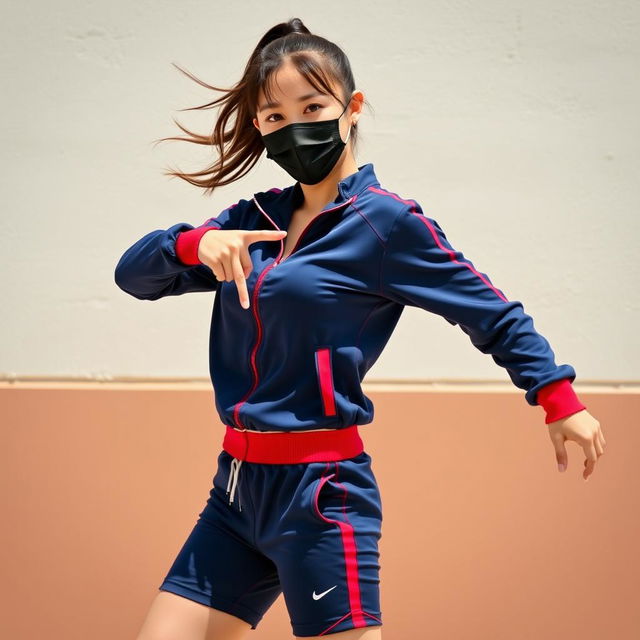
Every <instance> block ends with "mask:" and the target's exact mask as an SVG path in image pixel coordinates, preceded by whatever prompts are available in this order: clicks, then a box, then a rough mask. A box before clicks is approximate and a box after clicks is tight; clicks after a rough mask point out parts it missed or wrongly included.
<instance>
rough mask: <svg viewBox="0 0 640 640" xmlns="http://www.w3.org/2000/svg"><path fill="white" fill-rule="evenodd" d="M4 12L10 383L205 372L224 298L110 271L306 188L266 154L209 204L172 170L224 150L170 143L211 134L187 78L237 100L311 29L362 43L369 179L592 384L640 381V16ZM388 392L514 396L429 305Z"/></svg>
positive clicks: (411, 6) (354, 49) (201, 97)
mask: <svg viewBox="0 0 640 640" xmlns="http://www.w3.org/2000/svg"><path fill="white" fill-rule="evenodd" d="M3 15H4V17H5V19H4V20H3V21H2V24H3V25H4V26H3V31H4V33H3V55H2V56H1V57H0V67H1V68H2V73H3V78H4V84H3V86H4V92H3V93H4V96H5V98H4V100H3V116H4V117H3V118H2V125H0V126H2V129H3V134H4V135H3V142H4V144H3V145H2V146H1V147H0V163H1V165H2V175H3V187H4V188H3V196H4V215H3V216H2V222H1V223H0V224H1V225H2V226H1V227H0V230H1V231H2V233H0V251H1V253H2V256H3V258H4V260H3V267H2V269H3V276H4V277H3V279H2V292H3V303H4V304H3V307H4V309H5V314H4V317H3V328H4V331H3V332H2V338H0V340H1V341H2V342H1V355H0V375H3V376H9V377H10V378H11V377H25V376H44V377H51V376H70V377H80V378H81V379H95V378H98V379H103V378H107V379H111V378H114V377H115V378H118V377H120V376H134V377H142V378H147V377H156V376H170V377H175V376H177V377H183V376H185V377H206V376H207V353H206V349H207V346H206V340H207V332H208V321H209V313H210V307H211V303H212V299H211V296H209V295H207V294H192V295H190V296H184V297H181V298H175V299H165V300H162V301H159V302H156V303H153V304H149V303H147V302H145V303H142V302H140V301H138V300H135V299H133V298H131V297H129V296H127V295H126V294H125V293H123V292H122V291H120V290H119V289H118V288H117V287H116V286H115V284H114V282H113V269H114V266H115V264H116V262H117V260H118V258H119V257H120V255H121V254H122V252H123V251H124V250H125V249H126V248H127V247H128V246H129V245H130V244H132V243H133V242H134V241H135V240H137V239H138V238H140V237H141V236H142V235H144V234H145V233H147V232H148V231H150V230H152V229H157V228H166V227H167V226H169V225H171V224H174V223H175V222H179V221H186V222H190V223H192V224H199V223H201V222H203V221H204V220H205V219H206V218H208V217H211V216H212V215H216V214H217V213H218V212H219V211H220V210H221V209H223V208H224V207H226V206H228V205H229V204H230V203H232V202H235V201H237V199H238V198H240V197H247V196H250V195H251V194H253V193H254V192H256V191H260V190H264V189H268V188H270V187H272V186H281V187H282V186H286V185H288V184H290V183H291V180H290V178H289V176H288V175H287V174H285V173H284V171H282V170H281V169H280V168H279V167H277V166H276V165H275V164H274V163H272V162H270V161H269V160H267V159H266V158H264V157H263V158H262V160H261V162H260V164H259V166H258V167H257V168H256V169H255V170H254V171H253V172H252V173H251V174H250V175H249V176H247V177H246V178H245V179H243V180H241V181H240V182H238V183H235V184H233V185H231V186H228V187H224V188H220V189H219V190H218V191H216V192H215V194H214V195H213V197H211V198H203V197H202V194H201V192H200V191H198V190H196V188H195V187H192V186H191V185H188V184H186V183H183V182H181V181H179V180H178V179H173V180H170V179H167V178H166V177H165V176H163V175H162V170H163V168H165V167H167V166H174V167H176V166H177V167H180V168H182V169H195V168H199V167H201V166H202V165H203V163H205V162H207V161H209V160H210V159H211V157H210V155H209V154H208V153H206V152H205V151H204V150H202V149H194V148H191V147H192V146H194V145H187V144H186V143H180V142H173V143H163V144H161V145H159V146H157V147H155V148H153V147H152V142H153V141H154V140H155V139H157V138H160V137H163V136H168V135H178V134H179V133H180V131H179V129H178V128H177V126H175V125H174V124H173V122H172V118H177V119H178V120H179V121H180V122H182V123H184V124H185V125H187V126H191V127H194V128H197V129H199V130H202V131H206V130H209V129H210V127H211V125H212V116H213V113H212V112H205V113H197V114H193V113H191V114H190V113H187V112H183V113H180V112H179V111H178V110H179V109H180V108H185V107H191V106H194V105H198V104H203V103H205V102H207V101H208V100H210V99H211V98H212V97H214V96H213V95H212V94H211V93H209V92H207V91H205V90H204V89H203V88H202V87H199V86H198V85H196V84H195V83H194V82H192V81H191V80H189V79H188V78H186V77H185V76H183V75H182V74H181V73H179V72H178V71H177V70H176V69H175V68H174V67H173V66H172V65H171V62H175V63H177V64H179V65H181V66H184V67H186V68H187V69H188V70H189V71H192V72H193V73H195V74H196V75H198V76H200V77H202V78H203V79H205V80H206V81H208V82H210V83H213V84H217V85H221V86H229V85H231V84H232V83H234V82H235V81H236V80H238V79H239V77H240V73H241V71H242V69H243V67H244V64H245V63H246V60H247V57H248V55H249V53H250V51H251V50H252V49H253V47H254V46H255V44H256V43H257V41H258V39H259V37H260V36H261V35H262V34H263V33H264V32H265V31H266V30H267V29H268V28H269V27H270V26H272V25H273V24H275V23H276V22H277V21H280V20H286V19H288V18H289V17H292V16H299V17H301V18H302V19H303V20H304V21H305V22H306V23H307V24H308V26H309V28H311V29H312V30H313V31H316V32H318V33H320V34H322V35H325V36H327V37H329V38H331V39H333V40H335V41H336V42H337V43H338V44H339V45H341V46H342V47H343V48H344V49H345V51H346V52H347V54H348V55H349V57H350V59H351V63H352V67H353V70H354V73H355V77H356V80H357V84H358V86H359V88H360V89H361V90H363V92H364V93H365V95H366V97H367V98H368V100H369V101H370V102H371V104H372V106H373V108H374V111H373V112H372V111H370V110H368V109H367V110H365V114H364V117H363V118H362V120H361V133H362V145H361V147H360V151H359V154H358V161H359V162H360V163H364V162H374V164H375V167H376V170H377V172H378V176H379V178H380V180H381V182H382V184H383V186H385V187H386V188H388V189H390V190H392V191H395V192H397V193H399V194H401V195H402V196H403V197H407V198H414V199H416V200H418V201H419V202H420V203H421V205H422V206H423V208H424V210H425V212H426V213H427V215H429V216H431V217H433V218H435V219H436V220H438V221H439V223H440V224H441V226H442V227H443V228H444V230H445V232H446V233H447V236H448V238H449V240H450V241H451V242H452V243H453V245H454V246H455V247H456V248H459V249H461V250H462V251H463V252H464V253H465V254H466V255H467V257H469V258H470V259H471V260H472V261H473V262H474V264H475V266H476V267H477V268H478V269H479V270H481V271H484V272H486V273H487V274H489V276H490V277H491V278H492V280H493V281H494V283H495V284H496V285H497V286H498V287H499V288H501V289H502V290H503V291H504V292H505V294H506V295H507V297H509V298H512V299H518V300H521V301H523V303H524V305H525V310H527V311H528V312H529V313H530V314H531V315H532V316H533V317H534V319H535V323H536V327H537V328H538V330H539V331H540V332H541V333H543V335H545V336H546V337H547V338H548V339H549V341H550V342H551V344H552V347H553V348H554V350H555V352H556V355H557V358H558V361H559V362H568V363H570V364H572V365H573V366H574V367H575V368H576V370H577V372H578V380H577V382H585V381H605V382H606V381H612V380H615V381H628V380H637V379H638V377H639V376H638V364H637V363H638V361H639V357H638V356H639V355H640V354H639V352H638V344H639V343H638V341H637V340H636V339H635V327H636V326H637V324H638V321H639V313H638V304H637V296H636V295H635V293H634V292H635V291H637V289H638V266H637V264H638V262H637V256H636V253H637V246H638V242H637V239H638V237H639V236H638V231H639V222H638V220H639V218H638V215H637V211H638V208H639V205H640V202H639V201H640V193H639V190H638V187H637V184H638V182H637V179H636V175H637V173H638V162H639V161H640V160H639V158H638V154H637V153H636V151H637V140H638V139H639V138H640V135H639V134H640V125H639V121H638V118H637V117H636V113H637V111H638V99H639V97H640V91H639V89H640V84H639V81H638V74H637V73H636V71H637V66H638V54H639V53H640V39H638V37H637V34H638V31H637V27H638V20H639V18H640V7H639V6H638V4H637V3H633V2H615V3H605V4H602V3H597V2H588V3H569V4H567V3H564V4H560V5H559V4H558V3H554V2H549V1H544V2H541V3H540V2H538V3H535V4H532V3H524V2H515V3H503V2H484V3H475V4H474V3H472V4H469V3H462V4H460V3H421V2H415V1H414V2H401V3H391V2H385V3H382V2H366V3H351V4H349V5H344V4H343V3H337V2H333V3H322V4H321V5H320V4H318V5H317V6H314V5H308V4H307V5H304V6H302V5H300V4H299V3H293V2H286V3H281V2H278V3H272V2H261V3H226V2H225V3H221V2H207V3H204V2H193V1H186V2H179V3H178V2H176V3H169V2H162V3H151V2H146V3H145V2H142V3H140V2H137V3H127V2H118V1H117V0H116V1H115V2H109V3H107V2H103V3H89V4H87V3H83V2H71V1H69V0H64V1H62V2H57V3H54V4H47V3H44V2H39V3H35V4H34V3H26V4H24V3H23V4H19V3H10V5H7V6H6V7H5V9H4V11H3ZM217 95H218V94H215V97H217ZM177 343H179V344H180V348H175V346H174V347H173V348H171V350H170V357H167V355H168V354H167V350H166V349H163V348H158V345H176V344H177ZM381 378H382V379H405V378H410V379H432V378H446V379H465V380H468V379H470V380H487V379H492V380H499V381H503V382H505V383H507V384H510V383H509V381H508V378H507V375H506V372H504V371H503V370H500V369H499V368H498V367H497V366H496V365H495V364H494V363H493V361H492V360H491V359H490V358H489V357H488V356H485V355H483V354H481V353H479V352H477V351H476V350H475V349H474V348H473V346H472V345H471V344H470V343H469V341H468V338H467V336H466V335H464V334H463V333H462V332H461V331H460V330H459V329H458V328H457V327H452V326H450V325H448V324H447V323H446V322H444V321H443V320H441V319H440V318H437V317H430V316H429V315H428V314H427V313H426V312H424V311H422V310H416V309H407V310H406V311H405V314H404V316H403V318H402V319H401V322H400V325H399V326H398V328H397V330H396V333H395V334H394V336H393V337H392V340H391V343H390V344H389V346H388V348H387V350H386V351H385V352H384V353H383V355H382V357H381V358H380V360H379V361H378V362H377V363H376V365H375V366H374V368H373V369H372V371H371V372H370V379H371V380H376V379H381Z"/></svg>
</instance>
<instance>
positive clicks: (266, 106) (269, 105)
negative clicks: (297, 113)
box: [258, 91, 327, 113]
mask: <svg viewBox="0 0 640 640" xmlns="http://www.w3.org/2000/svg"><path fill="white" fill-rule="evenodd" d="M325 95H327V94H326V93H321V92H320V91H312V92H311V93H307V94H305V95H303V96H300V97H299V98H298V102H304V101H305V100H308V99H309V98H313V97H315V96H325ZM279 106H281V104H280V103H279V102H265V103H264V104H263V105H261V106H259V107H258V113H260V112H261V111H264V110H265V109H273V108H274V107H279Z"/></svg>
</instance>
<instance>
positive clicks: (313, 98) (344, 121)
mask: <svg viewBox="0 0 640 640" xmlns="http://www.w3.org/2000/svg"><path fill="white" fill-rule="evenodd" d="M332 89H334V90H335V91H336V93H337V94H338V95H341V92H340V91H339V90H336V89H335V87H333V86H332ZM354 98H355V100H354ZM273 101H274V102H273V103H271V104H268V103H267V99H266V97H265V95H264V93H263V92H262V90H260V94H259V96H258V106H257V110H256V117H255V118H254V119H253V124H254V126H255V127H256V128H257V129H258V130H259V131H260V134H261V135H263V136H266V135H267V134H268V133H272V132H273V131H276V130H277V129H280V128H281V127H284V126H286V125H288V124H291V123H292V122H313V121H315V120H332V119H333V118H337V117H338V116H339V115H340V114H341V113H342V111H343V110H344V105H342V104H340V102H338V100H336V99H335V98H334V97H333V96H332V95H331V94H328V93H319V92H318V91H317V90H316V89H315V88H314V87H313V85H311V84H309V82H308V81H307V79H306V78H305V77H304V76H303V75H301V74H300V72H299V71H298V70H297V69H296V68H295V66H294V65H293V64H291V63H290V62H288V61H287V62H285V64H283V66H282V67H280V69H278V71H276V74H275V78H274V82H273ZM361 110H362V94H361V92H359V91H357V92H355V93H354V94H353V95H352V97H351V104H350V105H349V108H348V109H347V110H346V111H345V112H344V114H343V117H342V118H340V122H339V125H340V133H341V135H342V139H343V140H344V139H345V138H346V137H347V133H348V132H349V126H350V124H355V123H356V122H357V120H358V118H359V117H360V112H361Z"/></svg>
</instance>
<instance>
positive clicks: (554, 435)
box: [547, 409, 607, 480]
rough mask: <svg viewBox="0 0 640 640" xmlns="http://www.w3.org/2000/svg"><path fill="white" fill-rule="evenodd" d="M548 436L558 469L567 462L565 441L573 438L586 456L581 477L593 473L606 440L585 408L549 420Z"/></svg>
mask: <svg viewBox="0 0 640 640" xmlns="http://www.w3.org/2000/svg"><path fill="white" fill-rule="evenodd" d="M547 426H548V427H549V436H550V438H551V442H552V443H553V446H554V448H555V450H556V460H557V461H558V470H559V471H564V470H565V469H566V468H567V465H568V463H569V458H568V456H567V449H566V447H565V444H564V443H565V442H566V441H567V440H573V441H575V442H577V443H578V444H579V445H580V446H581V447H582V448H583V449H584V454H585V456H586V460H585V461H584V467H585V468H584V471H583V473H582V477H583V478H584V479H585V480H588V479H589V476H590V475H591V474H592V473H593V469H594V467H595V466H596V462H597V461H598V458H599V457H600V456H601V455H602V454H603V453H604V448H605V447H606V446H607V442H606V440H605V439H604V435H603V434H602V429H601V428H600V423H599V422H598V421H597V420H596V419H595V418H594V417H593V416H592V415H591V414H590V413H589V412H588V411H587V410H586V409H582V411H578V412H577V413H574V414H572V415H570V416H567V417H566V418H561V419H560V420H556V421H555V422H550V423H549V424H548V425H547Z"/></svg>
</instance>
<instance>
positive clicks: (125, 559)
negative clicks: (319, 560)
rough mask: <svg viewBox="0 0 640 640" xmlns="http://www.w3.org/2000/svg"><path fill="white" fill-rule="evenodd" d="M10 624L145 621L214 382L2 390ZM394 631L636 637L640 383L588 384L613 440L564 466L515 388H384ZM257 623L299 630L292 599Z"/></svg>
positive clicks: (376, 443)
mask: <svg viewBox="0 0 640 640" xmlns="http://www.w3.org/2000/svg"><path fill="white" fill-rule="evenodd" d="M0 391H1V393H0V398H1V406H0V409H1V415H2V455H3V460H2V476H3V477H2V485H1V486H2V514H3V526H2V528H1V530H0V531H1V533H0V535H1V536H2V541H1V544H0V549H2V569H3V579H2V582H1V587H0V588H1V589H2V594H1V602H2V615H1V616H0V618H1V620H0V625H1V626H0V637H1V638H3V639H4V638H7V639H11V640H31V639H34V640H35V639H38V640H42V639H44V638H47V639H48V640H54V639H58V638H59V639H61V640H62V639H64V640H76V639H78V640H80V639H82V640H87V639H88V638H91V640H103V639H104V640H107V639H108V640H114V639H115V638H117V639H118V640H126V639H133V638H135V637H136V634H137V632H138V629H139V627H140V625H141V622H142V620H143V618H144V616H145V615H146V611H147V609H148V607H149V605H150V603H151V600H152V599H153V597H154V596H155V594H156V591H157V586H158V585H159V583H160V581H161V579H162V578H163V576H164V575H165V572H166V571H167V570H168V568H169V566H170V563H171V562H172V561H173V558H174V556H175V554H176V553H177V552H178V550H179V548H180V546H181V545H182V542H183V541H184V539H185V537H186V536H187V534H188V533H189V532H190V530H191V528H192V526H193V525H194V524H195V520H196V518H197V514H198V513H199V512H200V511H201V509H202V507H203V506H204V503H205V501H206V499H207V497H208V494H209V489H210V483H211V480H212V477H213V474H214V473H215V467H214V465H215V463H216V458H217V455H218V453H219V451H220V447H221V443H222V436H223V427H222V425H221V424H220V422H219V420H218V417H217V414H215V410H214V407H213V397H212V391H211V390H210V389H207V388H206V387H204V386H203V387H200V388H196V389H193V388H191V389H190V388H188V387H187V388H177V387H176V388H171V387H167V386H166V385H153V384H149V385H129V386H126V385H125V386H117V385H109V384H104V385H102V386H99V385H97V386H95V387H87V388H83V387H82V386H75V387H74V386H70V387H68V388H67V387H65V386H63V385H51V386H48V387H47V386H43V387H42V388H38V386H37V385H16V384H10V383H6V384H4V385H3V386H2V388H1V389H0ZM366 391H367V394H368V395H369V396H370V397H371V399H372V400H373V402H374V403H375V407H376V415H375V420H374V422H373V423H372V424H369V425H365V426H363V427H361V431H360V432H361V434H362V436H363V438H364V440H365V443H366V449H367V451H368V452H369V453H370V455H371V456H372V458H373V468H374V471H375V473H376V477H377V479H378V483H379V485H380V489H381V493H382V500H383V509H384V522H383V536H382V539H381V547H380V551H381V557H380V563H381V566H382V570H381V581H382V582H381V589H382V592H381V593H382V595H381V598H382V600H381V603H382V613H383V617H384V629H383V637H384V638H385V640H401V639H402V640H406V639H408V638H412V639H414V638H416V639H422V638H425V639H427V638H428V639H432V640H484V639H486V640H525V639H527V640H529V639H533V638H535V639H544V640H556V639H557V640H573V639H575V640H592V639H593V640H596V639H597V640H601V639H602V638H605V637H606V638H615V639H616V640H635V639H637V638H640V545H638V540H639V537H640V536H639V534H640V509H639V508H638V505H639V502H640V494H639V488H640V480H639V476H640V474H639V473H638V451H640V430H638V429H635V427H636V426H637V425H636V422H637V416H638V415H639V413H640V411H639V409H640V402H639V398H640V396H639V395H638V394H635V393H627V394H616V393H586V392H582V391H579V393H580V397H581V399H582V400H583V401H584V402H585V404H587V407H588V409H589V410H590V411H591V413H592V414H593V415H594V416H596V417H597V418H598V420H600V422H601V424H602V425H603V429H604V433H605V437H606V438H607V453H606V454H605V456H603V457H602V458H601V459H600V461H599V462H598V464H597V465H596V472H595V473H594V475H593V476H592V477H591V479H590V480H589V482H584V481H583V480H582V475H581V472H582V469H583V459H584V457H583V455H582V450H581V449H580V448H579V447H578V446H577V445H575V444H573V443H569V444H568V450H569V468H568V470H567V472H566V473H564V474H560V473H559V472H558V471H557V468H556V463H555V456H554V451H553V448H552V446H551V442H550V440H549V438H548V435H547V433H546V427H545V425H544V422H543V411H542V409H540V408H539V407H530V406H529V405H527V404H526V403H525V402H524V399H523V397H522V396H521V395H520V394H513V393H440V392H403V391H376V390H375V389H372V388H368V389H366ZM250 637H251V638H252V639H255V640H258V639H263V640H276V639H277V640H282V639H283V638H290V637H292V634H291V630H290V626H289V618H288V614H287V611H286V608H285V606H284V599H283V597H282V596H280V598H278V600H277V601H276V603H275V604H274V605H273V607H272V609H271V610H270V611H269V612H268V613H267V615H266V616H265V618H264V619H263V620H262V622H261V623H260V625H259V626H258V629H257V630H256V631H253V632H251V635H250Z"/></svg>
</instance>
